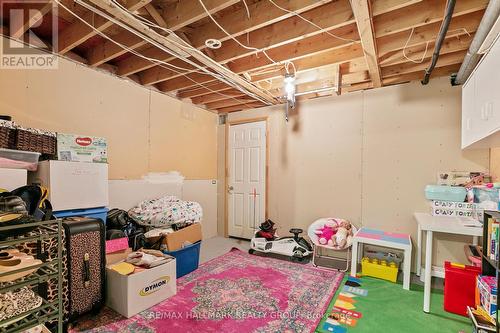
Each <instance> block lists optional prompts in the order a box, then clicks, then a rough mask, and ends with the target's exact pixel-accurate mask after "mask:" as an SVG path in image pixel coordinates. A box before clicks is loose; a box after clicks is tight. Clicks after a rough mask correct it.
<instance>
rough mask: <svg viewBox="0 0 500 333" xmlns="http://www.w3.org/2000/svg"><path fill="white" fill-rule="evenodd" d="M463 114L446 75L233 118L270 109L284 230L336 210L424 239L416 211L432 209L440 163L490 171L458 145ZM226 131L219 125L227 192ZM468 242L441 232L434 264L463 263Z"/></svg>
mask: <svg viewBox="0 0 500 333" xmlns="http://www.w3.org/2000/svg"><path fill="white" fill-rule="evenodd" d="M460 115H461V98H460V88H459V87H451V86H450V84H449V80H448V79H447V78H442V79H436V80H431V82H430V84H429V85H427V86H421V84H420V83H419V82H414V83H410V84H404V85H398V86H392V87H385V88H379V89H373V90H368V91H364V92H357V93H351V94H346V95H343V96H340V97H330V98H322V99H317V100H312V101H308V102H299V109H298V111H297V113H296V114H294V115H292V116H291V118H290V122H289V123H288V124H287V123H285V120H284V114H283V107H282V106H278V107H269V108H261V109H255V110H249V111H243V112H237V113H231V114H230V115H229V121H231V120H241V119H249V118H253V117H259V116H269V126H270V155H271V160H270V183H269V207H268V210H269V216H270V218H271V219H273V220H275V222H278V223H279V224H280V225H281V229H282V231H281V234H284V233H287V230H288V229H289V228H290V227H292V226H297V227H302V228H304V229H306V228H307V227H308V225H309V224H310V223H311V222H312V221H314V220H315V219H317V218H319V217H325V216H336V217H343V218H347V219H349V220H351V221H352V222H354V223H355V224H357V225H364V226H370V227H375V228H380V229H384V230H387V231H394V232H403V233H409V234H411V235H412V238H413V239H414V240H416V223H415V221H414V219H413V216H412V215H413V212H422V211H428V210H429V209H428V203H427V201H426V200H425V197H424V187H425V185H426V184H432V183H434V182H435V181H436V174H437V173H438V172H439V171H442V170H479V171H484V170H486V169H487V168H488V163H489V158H488V151H487V150H476V151H464V152H462V150H461V149H460V134H461V128H460ZM223 131H224V127H223V126H219V133H218V150H219V154H218V155H219V184H220V187H219V198H223V193H224V192H223V191H224V189H225V186H224V178H223V175H224V171H223V166H224V135H223ZM219 211H220V212H224V201H223V200H220V202H219ZM223 217H224V214H219V233H223V230H224V229H223V228H224V220H223ZM463 240H464V239H463V238H460V237H451V238H450V237H448V238H446V239H444V238H441V240H440V241H439V246H438V247H437V251H436V252H435V253H436V255H435V261H437V262H441V261H442V260H443V259H444V258H447V259H452V260H458V261H464V260H465V258H464V255H463V243H462V241H463Z"/></svg>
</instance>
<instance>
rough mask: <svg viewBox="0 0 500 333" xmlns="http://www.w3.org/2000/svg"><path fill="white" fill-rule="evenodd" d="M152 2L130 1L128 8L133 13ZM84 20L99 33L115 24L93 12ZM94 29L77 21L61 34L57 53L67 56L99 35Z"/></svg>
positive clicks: (147, 0)
mask: <svg viewBox="0 0 500 333" xmlns="http://www.w3.org/2000/svg"><path fill="white" fill-rule="evenodd" d="M150 2H151V0H128V1H127V4H126V7H127V9H128V10H130V11H132V12H133V11H136V10H138V9H139V8H141V7H144V6H145V5H147V4H148V3H150ZM83 19H84V20H85V22H87V23H88V24H90V25H91V26H92V27H94V29H96V30H98V31H104V30H106V29H107V28H109V27H111V26H112V25H113V22H111V21H108V20H107V19H105V18H103V17H101V16H99V15H96V14H94V13H92V12H87V14H85V16H84V17H83ZM94 29H92V28H90V27H89V26H88V25H87V24H85V23H83V22H81V21H80V20H77V21H75V22H74V23H73V24H72V25H70V26H69V27H67V28H65V29H64V30H63V31H62V32H60V33H59V37H58V44H57V50H58V51H57V52H58V53H60V54H65V53H66V52H68V51H71V50H72V49H73V48H75V47H77V46H78V45H80V44H82V43H83V42H85V41H86V40H88V39H89V38H91V37H93V36H95V35H97V34H98V32H97V31H96V30H94Z"/></svg>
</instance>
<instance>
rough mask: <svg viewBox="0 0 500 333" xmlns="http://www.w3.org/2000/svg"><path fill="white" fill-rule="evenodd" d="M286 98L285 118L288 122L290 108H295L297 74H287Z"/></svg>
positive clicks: (285, 81)
mask: <svg viewBox="0 0 500 333" xmlns="http://www.w3.org/2000/svg"><path fill="white" fill-rule="evenodd" d="M283 82H284V83H285V98H286V112H285V120H286V121H287V122H288V110H289V109H294V108H295V74H292V73H287V74H285V79H284V80H283Z"/></svg>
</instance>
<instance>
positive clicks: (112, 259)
mask: <svg viewBox="0 0 500 333" xmlns="http://www.w3.org/2000/svg"><path fill="white" fill-rule="evenodd" d="M129 253H132V249H131V248H128V249H126V250H122V251H117V252H113V253H109V254H106V265H108V266H109V265H112V264H116V263H117V262H120V261H123V260H125V259H126V258H127V256H128V255H129Z"/></svg>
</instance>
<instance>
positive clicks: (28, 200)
mask: <svg viewBox="0 0 500 333" xmlns="http://www.w3.org/2000/svg"><path fill="white" fill-rule="evenodd" d="M48 196H49V191H48V190H47V189H46V188H45V187H43V186H40V185H26V186H21V187H19V188H16V189H15V190H13V191H11V192H2V193H0V197H1V198H2V200H3V203H4V206H6V205H7V207H5V208H8V207H9V205H10V207H11V209H15V206H18V205H19V202H18V201H17V200H14V199H13V198H9V197H19V198H21V199H22V201H24V203H25V206H26V212H27V214H28V215H29V216H31V217H33V218H34V219H35V220H36V221H48V220H52V219H54V216H53V215H52V205H51V203H50V201H49V200H48V199H47V197H48ZM14 204H15V205H14ZM17 208H19V207H17Z"/></svg>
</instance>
